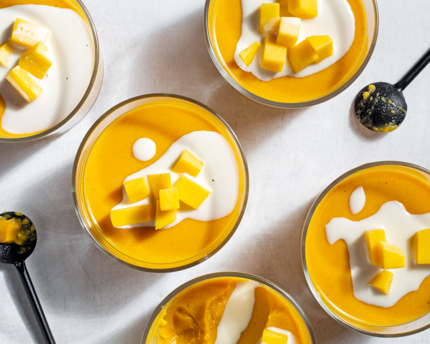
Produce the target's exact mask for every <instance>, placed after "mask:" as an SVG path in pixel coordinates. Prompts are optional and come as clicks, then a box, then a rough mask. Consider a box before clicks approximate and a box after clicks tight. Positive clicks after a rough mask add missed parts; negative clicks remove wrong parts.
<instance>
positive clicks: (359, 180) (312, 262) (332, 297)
mask: <svg viewBox="0 0 430 344" xmlns="http://www.w3.org/2000/svg"><path fill="white" fill-rule="evenodd" d="M360 186H362V187H363V188H364V192H365V193H366V205H365V206H364V208H363V210H362V211H361V212H359V213H358V214H356V215H353V214H352V213H351V211H350V209H349V197H350V195H351V193H352V192H353V191H354V190H355V189H356V188H358V187H360ZM388 201H398V202H400V203H402V204H403V205H404V206H405V207H406V210H407V211H408V212H410V213H412V214H423V213H429V212H430V185H429V181H428V180H427V179H426V178H425V176H424V175H422V174H420V173H419V172H416V171H414V170H411V169H409V168H405V167H400V166H388V167H387V166H383V167H374V168H371V169H366V170H363V171H361V172H358V173H355V174H353V175H351V176H350V177H348V178H346V179H345V180H343V181H341V182H340V183H339V184H337V185H336V186H335V187H333V189H332V190H330V191H329V192H328V193H327V194H326V196H325V197H324V198H323V199H322V201H321V203H320V204H319V206H318V207H317V209H316V211H315V213H314V215H313V216H312V219H311V222H310V224H309V228H308V233H307V236H306V248H305V250H306V251H305V253H306V262H307V265H308V270H309V275H310V277H311V280H312V283H313V285H314V286H315V289H316V290H317V291H318V293H319V294H320V295H321V297H322V299H323V300H324V302H326V303H329V304H332V305H333V306H334V307H336V308H338V309H339V310H340V311H341V312H343V313H344V315H346V316H347V317H349V318H352V319H354V320H355V321H358V322H360V323H364V324H369V325H398V324H404V323H407V322H410V321H412V320H415V319H417V318H419V317H421V316H423V315H425V314H426V313H428V312H429V311H430V277H427V278H426V279H425V280H424V281H423V283H422V284H421V286H420V288H419V289H418V290H417V291H414V292H411V293H409V294H407V295H405V296H404V297H403V298H401V299H400V301H399V302H397V303H396V304H395V305H394V306H392V307H389V308H383V307H377V306H373V305H369V304H366V303H364V302H362V301H359V300H357V299H356V298H355V296H354V294H353V290H352V278H351V270H350V266H349V255H348V247H347V245H346V244H345V242H344V241H343V240H340V241H337V242H336V243H334V244H333V245H330V244H329V243H328V241H327V237H326V233H325V225H326V224H328V223H329V222H330V220H331V219H332V218H334V217H345V218H347V219H350V220H352V221H359V220H362V219H364V218H367V217H369V216H371V215H373V214H375V213H376V212H377V211H378V210H379V208H380V207H381V206H382V205H383V204H384V203H386V202H388Z"/></svg>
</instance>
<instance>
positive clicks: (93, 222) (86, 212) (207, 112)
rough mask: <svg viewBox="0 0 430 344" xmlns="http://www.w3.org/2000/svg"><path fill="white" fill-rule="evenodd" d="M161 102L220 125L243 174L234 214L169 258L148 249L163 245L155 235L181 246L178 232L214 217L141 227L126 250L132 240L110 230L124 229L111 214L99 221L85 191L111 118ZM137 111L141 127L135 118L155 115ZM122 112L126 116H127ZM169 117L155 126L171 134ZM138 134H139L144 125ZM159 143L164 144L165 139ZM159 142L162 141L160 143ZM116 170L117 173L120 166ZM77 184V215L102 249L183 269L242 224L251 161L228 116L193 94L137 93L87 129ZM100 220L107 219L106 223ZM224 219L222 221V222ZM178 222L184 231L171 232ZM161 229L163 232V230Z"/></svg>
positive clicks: (155, 268)
mask: <svg viewBox="0 0 430 344" xmlns="http://www.w3.org/2000/svg"><path fill="white" fill-rule="evenodd" d="M160 103H162V104H168V105H170V104H173V105H174V106H177V107H178V108H184V109H186V111H193V113H198V114H199V116H201V118H203V120H204V121H206V122H207V123H210V125H211V128H215V130H216V131H218V132H219V133H220V134H221V135H222V136H224V137H225V138H226V140H227V141H228V142H229V144H230V146H231V149H232V152H233V153H234V155H235V161H236V163H237V168H238V178H239V179H238V183H239V184H238V185H239V190H238V199H237V202H236V206H235V208H234V210H233V211H232V212H231V213H230V214H229V215H227V216H225V217H224V218H222V219H220V220H219V221H224V219H225V222H217V221H218V220H216V221H215V223H216V225H213V226H218V227H213V226H212V227H211V226H209V227H208V228H209V229H211V230H212V229H216V230H217V231H218V232H217V233H218V234H217V235H214V236H213V237H210V238H209V237H206V236H204V237H203V240H205V245H202V246H200V244H196V245H197V246H196V247H197V248H195V247H194V246H191V245H194V242H196V243H197V242H198V243H200V241H199V240H200V239H198V238H197V237H196V236H195V237H194V238H193V240H192V241H193V243H192V244H189V245H188V246H187V244H184V246H183V247H184V248H185V249H184V253H183V254H182V252H181V254H179V253H178V254H177V255H175V253H172V254H171V255H169V256H168V258H166V259H164V258H165V257H164V256H163V255H162V253H160V254H161V256H160V255H159V256H157V257H159V258H158V259H157V258H153V257H154V255H152V253H150V252H152V251H148V250H150V249H152V250H154V247H158V246H154V245H158V244H159V243H158V241H157V242H156V243H155V244H154V241H150V240H151V239H154V238H155V239H156V240H161V239H157V235H159V236H160V235H161V236H160V237H159V238H162V237H163V235H165V237H164V239H165V240H171V241H174V242H172V243H170V244H172V245H175V246H182V245H181V244H180V243H179V241H175V240H174V235H179V234H180V235H181V236H182V237H183V238H184V240H185V239H186V238H185V237H186V236H187V235H188V234H186V233H185V232H186V231H188V230H191V229H192V228H194V227H195V226H200V224H206V223H210V224H212V223H214V222H213V221H210V222H205V221H194V220H191V221H194V222H186V221H188V219H186V220H184V221H182V222H181V223H178V224H177V225H175V226H174V227H173V228H171V229H161V230H159V231H157V232H156V233H155V231H154V233H153V234H157V235H152V234H151V233H152V232H153V228H152V229H150V228H149V230H150V231H149V232H148V231H147V232H143V231H145V230H148V228H136V232H133V233H132V235H130V238H131V240H130V245H133V246H135V247H134V248H131V249H129V250H128V252H127V247H128V246H121V245H119V246H118V245H116V244H118V242H119V241H118V240H119V239H118V238H117V237H115V236H113V237H112V236H109V235H110V234H111V232H112V231H113V232H115V231H121V230H124V229H121V228H111V227H110V226H112V224H111V223H110V220H107V221H108V222H109V225H106V222H102V221H101V220H100V221H99V223H98V222H97V219H96V217H97V216H94V209H91V207H90V198H91V195H90V194H88V193H87V195H86V189H85V178H86V171H87V168H88V164H89V161H91V160H90V159H91V153H92V151H93V148H94V146H95V145H96V144H97V141H98V139H99V138H100V136H101V135H102V134H103V132H104V131H105V130H106V129H107V128H108V127H109V125H110V124H112V123H113V122H114V121H115V120H117V119H119V118H120V117H121V116H122V115H124V114H130V113H131V112H132V111H133V110H136V109H145V107H146V108H147V109H148V108H151V106H153V105H154V104H155V105H157V104H160ZM153 112H154V111H153ZM138 116H139V117H133V127H138V128H141V127H139V124H137V123H136V118H141V119H142V121H145V118H148V117H147V116H150V115H141V114H140V113H138ZM175 116H178V115H177V114H176V115H175ZM122 118H126V116H124V117H122ZM129 118H130V117H129ZM199 118H200V117H199ZM165 121H166V120H165V119H163V122H162V124H160V123H161V122H158V123H159V124H158V125H159V127H158V128H157V129H156V130H157V131H158V132H162V133H166V134H167V133H168V132H169V130H170V129H175V128H170V127H169V125H168V124H166V122H165ZM116 123H118V122H116ZM121 123H122V122H121ZM143 123H145V124H143V126H144V127H146V128H147V130H149V129H151V130H152V131H154V130H155V129H154V127H153V126H152V125H151V124H147V122H143ZM171 125H173V124H171ZM164 128H166V129H164ZM184 128H185V129H184V130H189V129H190V128H188V127H186V125H185V126H184ZM167 129H169V130H167ZM139 130H141V129H139ZM190 130H191V129H190ZM199 130H201V129H199ZM107 132H109V131H107ZM169 133H170V132H169ZM138 134H139V135H140V131H139V133H138ZM163 135H164V134H163ZM133 140H134V139H133ZM159 143H160V144H161V141H160V142H159ZM159 143H157V145H158V144H159ZM170 144H171V143H170V141H169V142H168V145H167V144H165V143H163V145H164V147H163V149H168V147H169V146H170ZM127 147H128V146H127ZM127 149H128V148H127ZM130 149H131V147H130ZM163 149H162V150H160V152H157V154H164V151H163ZM109 154H110V152H109ZM155 158H156V159H159V156H158V155H156V156H155V157H154V159H155ZM130 159H133V162H136V163H140V164H142V162H139V161H137V159H135V158H130ZM150 161H152V160H150ZM156 161H157V160H155V161H153V162H152V163H151V165H152V164H154V163H155V162H156ZM148 163H149V162H148ZM151 165H149V166H151ZM132 171H135V170H134V169H132ZM115 173H116V174H117V172H115ZM125 176H126V175H124V176H122V174H121V175H120V176H119V178H124V177H125ZM121 180H122V179H121ZM72 186H73V197H74V202H75V208H76V212H77V215H78V218H79V220H80V222H81V224H82V226H83V228H84V229H85V230H86V232H87V233H88V234H89V235H90V237H91V238H92V239H93V240H94V242H95V244H96V246H97V247H98V248H99V249H101V250H102V251H103V252H104V253H106V254H108V255H109V256H110V257H112V258H114V259H115V260H118V261H120V262H122V263H124V264H126V265H128V266H130V267H132V268H136V269H139V270H144V271H151V272H169V271H178V270H181V269H186V268H188V267H191V266H194V265H197V264H199V263H201V262H203V261H205V260H206V259H208V258H210V257H211V256H213V255H214V254H215V253H216V252H218V251H219V250H220V249H221V248H222V247H223V246H224V245H225V244H226V243H227V242H228V240H229V239H230V238H231V236H232V235H233V234H234V232H235V231H236V229H237V227H238V226H239V223H240V221H241V219H242V217H243V214H244V212H245V208H246V203H247V199H248V187H249V181H248V167H247V163H246V159H245V156H244V153H243V151H242V148H241V146H240V144H239V142H238V140H237V138H236V136H235V134H234V133H233V131H232V130H231V129H230V127H229V126H228V125H227V123H225V122H224V121H223V119H222V118H221V117H219V116H218V115H217V114H216V113H214V112H213V111H212V110H211V109H209V108H208V107H206V106H204V105H203V104H200V103H198V102H196V101H194V100H192V99H188V98H185V97H181V96H176V95H170V94H149V95H143V96H139V97H135V98H132V99H129V100H126V101H124V102H122V103H120V104H118V105H116V106H115V107H113V108H112V109H110V110H109V111H107V112H106V113H105V114H104V115H103V116H101V117H100V118H99V120H98V121H97V122H96V123H95V124H94V125H93V126H92V128H91V129H90V130H89V131H88V133H87V135H86V136H85V138H84V139H83V141H82V143H81V146H80V148H79V150H78V152H77V155H76V159H75V164H74V168H73V178H72ZM115 187H116V186H115ZM115 192H117V193H118V192H120V191H118V190H116V191H115ZM109 194H111V192H110V191H109ZM88 195H89V196H88ZM118 196H119V195H118ZM88 197H90V198H88ZM121 197H122V194H121ZM93 206H94V203H93ZM109 209H111V207H109ZM107 215H108V214H107ZM104 216H105V215H103V219H104V218H105V217H104ZM100 223H102V224H103V225H101V224H100ZM194 223H197V224H196V225H194ZM219 223H221V225H218V224H219ZM108 226H109V230H105V229H106V228H107V227H108ZM180 226H183V227H181V228H180ZM193 226H194V227H193ZM175 227H177V228H176V229H178V231H179V229H181V230H183V231H180V233H179V234H178V232H176V231H175V232H174V233H176V234H172V232H168V231H171V230H175ZM199 228H202V227H199ZM218 228H219V229H218ZM104 230H105V232H104ZM132 230H134V229H130V232H131V231H132ZM139 230H141V232H139ZM109 231H110V232H109ZM163 231H165V232H163ZM166 231H167V232H166ZM108 232H109V233H108ZM160 232H162V233H161V234H160ZM115 233H118V232H115ZM123 233H124V232H121V233H120V234H117V235H126V234H123ZM135 233H138V234H135ZM201 233H202V235H204V234H205V233H207V229H203V228H202V230H201ZM140 234H141V235H142V236H145V237H142V239H141V240H138V239H136V240H135V237H136V236H139V235H140ZM115 235H116V234H115ZM146 235H148V236H146ZM112 238H114V240H111V239H112ZM117 239H118V240H117ZM120 239H123V238H120ZM178 239H179V238H178ZM209 239H210V240H209ZM115 240H117V241H115ZM148 240H149V241H148ZM186 240H188V239H186ZM137 243H139V244H140V245H143V246H136V245H138V244H137ZM149 243H150V244H149ZM162 243H164V244H163V245H162V246H161V247H162V248H161V249H164V247H167V243H166V241H162ZM187 243H188V241H187ZM146 245H152V246H150V247H149V246H146ZM137 249H138V250H140V251H139V252H143V251H145V250H147V252H148V254H151V259H150V258H148V256H145V254H146V253H143V254H142V255H140V254H137V253H136V251H135V250H137ZM160 257H161V258H160ZM166 257H167V256H166Z"/></svg>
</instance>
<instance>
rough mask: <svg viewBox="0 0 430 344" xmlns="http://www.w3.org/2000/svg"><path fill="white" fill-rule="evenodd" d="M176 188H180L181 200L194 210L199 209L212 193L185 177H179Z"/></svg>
mask: <svg viewBox="0 0 430 344" xmlns="http://www.w3.org/2000/svg"><path fill="white" fill-rule="evenodd" d="M175 186H176V187H177V188H178V193H179V200H180V201H182V202H184V203H185V204H188V205H189V206H190V207H192V208H194V209H197V208H198V207H199V206H200V204H202V202H203V201H204V200H205V199H206V198H207V197H208V196H209V195H210V193H211V192H210V191H208V190H206V189H205V188H203V187H201V186H200V185H199V184H197V183H195V182H193V181H192V180H191V179H190V178H187V177H185V176H184V175H181V176H180V177H179V180H178V181H177V182H176V184H175Z"/></svg>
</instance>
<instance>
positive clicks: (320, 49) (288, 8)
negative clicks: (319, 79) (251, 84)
mask: <svg viewBox="0 0 430 344" xmlns="http://www.w3.org/2000/svg"><path fill="white" fill-rule="evenodd" d="M317 15H318V0H279V3H270V4H262V5H261V7H260V22H259V32H260V33H261V34H264V35H266V36H265V39H264V47H263V53H262V55H261V68H264V69H267V70H271V71H273V72H277V73H280V72H282V70H283V69H284V66H285V63H286V61H287V58H288V61H289V63H290V65H291V68H292V69H293V71H294V73H298V72H300V71H301V70H302V69H304V68H306V67H307V66H309V65H310V64H312V63H320V62H321V61H323V60H324V59H326V58H327V57H329V56H331V55H333V40H332V39H331V37H330V36H327V35H323V36H310V37H307V38H306V39H305V40H303V41H301V42H300V43H299V44H297V41H298V39H299V32H300V24H301V20H302V19H311V18H315V17H316V16H317ZM261 47H262V44H261V42H259V41H257V42H254V43H253V44H251V45H250V46H249V47H247V48H245V49H244V50H242V51H241V52H240V53H239V57H240V58H241V59H242V60H243V62H244V63H245V64H246V66H249V65H250V64H251V63H252V61H253V60H254V57H255V56H256V55H257V53H258V52H259V51H260V49H261Z"/></svg>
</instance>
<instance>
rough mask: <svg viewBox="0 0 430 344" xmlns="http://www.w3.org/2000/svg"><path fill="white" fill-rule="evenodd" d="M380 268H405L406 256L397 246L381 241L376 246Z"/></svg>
mask: <svg viewBox="0 0 430 344" xmlns="http://www.w3.org/2000/svg"><path fill="white" fill-rule="evenodd" d="M376 252H377V253H376V254H377V255H378V261H379V266H380V267H381V268H382V269H400V268H403V267H405V255H404V254H403V252H402V250H401V249H400V248H399V247H397V246H396V245H393V244H389V243H388V242H385V241H380V242H378V244H377V245H376Z"/></svg>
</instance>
